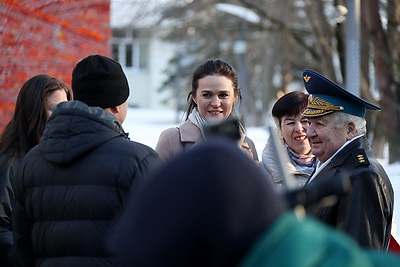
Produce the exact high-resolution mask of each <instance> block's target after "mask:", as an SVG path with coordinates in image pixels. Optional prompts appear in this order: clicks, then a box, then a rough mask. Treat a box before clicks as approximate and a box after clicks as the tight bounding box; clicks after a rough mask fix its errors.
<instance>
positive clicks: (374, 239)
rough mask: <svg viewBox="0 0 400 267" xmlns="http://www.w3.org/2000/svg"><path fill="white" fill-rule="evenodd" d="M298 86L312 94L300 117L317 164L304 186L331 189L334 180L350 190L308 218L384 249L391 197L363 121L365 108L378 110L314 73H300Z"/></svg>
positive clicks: (312, 210)
mask: <svg viewBox="0 0 400 267" xmlns="http://www.w3.org/2000/svg"><path fill="white" fill-rule="evenodd" d="M303 81H304V86H305V88H306V90H307V92H308V93H309V94H311V97H310V101H309V104H308V108H307V110H306V111H305V112H304V113H303V116H305V117H307V118H308V120H309V127H308V130H307V136H308V138H309V140H310V144H311V151H312V153H313V154H314V155H315V156H316V157H317V158H318V159H319V161H320V163H319V164H318V166H317V169H316V171H315V172H314V174H313V175H312V176H311V177H310V179H309V181H308V182H307V184H306V187H312V186H314V185H317V184H318V183H319V182H321V181H322V182H324V181H326V182H328V184H329V182H332V184H333V183H335V182H337V181H338V180H339V179H338V177H342V178H343V177H345V178H346V179H347V180H348V181H349V182H350V185H351V188H350V189H349V190H347V191H346V192H343V193H342V194H339V195H338V196H337V199H336V201H334V202H332V201H321V202H320V203H318V205H315V206H312V207H311V206H310V207H306V210H307V213H309V214H311V215H314V216H316V217H317V218H319V219H321V220H322V221H324V222H326V223H328V224H330V225H333V226H335V227H337V228H339V229H342V230H343V231H345V232H347V233H348V234H349V235H350V236H352V237H353V238H354V239H355V240H356V241H357V242H358V243H359V244H360V245H361V246H362V247H365V248H371V249H379V250H386V249H387V248H388V244H389V239H390V231H391V224H392V216H393V202H394V195H393V189H392V185H391V183H390V180H389V178H388V176H387V174H386V172H385V170H384V169H383V167H382V166H381V164H380V163H379V162H378V161H377V159H376V158H375V157H374V155H373V153H372V151H371V148H370V146H369V144H368V140H367V138H366V136H365V135H366V120H365V118H364V117H365V113H366V110H367V109H370V110H380V108H379V107H377V106H375V105H373V104H371V103H369V102H367V101H365V100H363V99H361V98H359V97H357V96H355V95H353V94H351V93H350V92H348V91H347V90H345V89H344V88H342V87H341V86H339V85H338V84H336V83H334V82H332V81H330V80H328V79H327V78H325V77H324V76H322V75H321V74H319V73H317V72H315V71H312V70H305V71H304V72H303ZM329 180H331V181H329ZM325 184H326V183H325Z"/></svg>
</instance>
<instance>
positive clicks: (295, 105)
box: [259, 91, 317, 189]
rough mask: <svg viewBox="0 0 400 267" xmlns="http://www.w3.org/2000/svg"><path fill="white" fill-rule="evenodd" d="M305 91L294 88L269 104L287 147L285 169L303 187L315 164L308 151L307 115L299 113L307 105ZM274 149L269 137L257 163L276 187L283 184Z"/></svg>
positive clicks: (309, 149) (312, 156)
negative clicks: (260, 159) (287, 157)
mask: <svg viewBox="0 0 400 267" xmlns="http://www.w3.org/2000/svg"><path fill="white" fill-rule="evenodd" d="M307 104H308V94H305V93H303V92H300V91H293V92H290V93H287V94H285V95H283V96H282V97H280V98H279V99H278V100H277V101H276V102H275V104H274V106H273V108H272V116H273V117H274V118H275V119H276V121H275V122H276V124H277V129H278V132H279V135H280V136H281V137H282V139H283V143H284V145H285V147H286V149H287V152H288V156H289V160H290V162H288V164H287V168H288V172H289V173H290V174H293V175H294V177H295V179H296V182H297V185H298V187H303V186H304V185H305V183H306V182H307V180H308V178H309V177H310V175H311V174H312V173H313V172H314V170H315V167H316V165H317V159H316V157H315V156H314V155H313V154H312V153H311V146H310V143H309V141H308V139H307V128H308V119H307V118H305V117H303V116H302V113H303V111H304V110H306V109H307ZM278 164H279V162H278V161H277V157H276V153H275V151H274V150H273V146H272V141H271V137H270V138H269V139H268V142H267V144H266V145H265V148H264V150H263V153H262V161H261V162H260V164H259V166H260V167H261V168H262V169H264V170H266V171H267V175H268V176H270V177H271V178H272V179H273V181H274V182H275V183H276V185H277V187H278V188H279V189H283V188H284V183H283V179H284V178H283V177H281V175H280V173H279V170H278V166H277V165H278Z"/></svg>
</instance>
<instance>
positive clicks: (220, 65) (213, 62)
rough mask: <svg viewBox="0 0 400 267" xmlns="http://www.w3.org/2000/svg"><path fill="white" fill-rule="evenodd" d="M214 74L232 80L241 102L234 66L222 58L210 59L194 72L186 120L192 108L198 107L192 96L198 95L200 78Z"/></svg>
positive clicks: (235, 92) (234, 90)
mask: <svg viewBox="0 0 400 267" xmlns="http://www.w3.org/2000/svg"><path fill="white" fill-rule="evenodd" d="M214 75H215V76H217V75H219V76H224V77H226V78H228V79H229V80H231V81H232V86H233V92H234V94H235V96H236V97H237V98H238V99H239V102H240V100H241V97H242V96H241V94H240V90H239V87H238V74H237V72H236V71H235V70H234V69H233V68H232V66H231V65H229V63H227V62H225V61H223V60H221V59H215V58H212V59H208V60H207V61H206V62H204V63H203V64H201V65H200V66H198V67H197V68H196V70H195V71H194V72H193V77H192V90H191V91H190V93H189V94H188V97H187V102H188V105H187V107H186V110H185V114H186V119H185V120H188V118H189V115H190V113H191V112H192V110H193V109H194V108H195V107H197V104H196V103H195V102H194V101H193V99H192V96H193V95H196V93H197V88H198V87H199V80H200V79H202V78H204V77H206V76H214Z"/></svg>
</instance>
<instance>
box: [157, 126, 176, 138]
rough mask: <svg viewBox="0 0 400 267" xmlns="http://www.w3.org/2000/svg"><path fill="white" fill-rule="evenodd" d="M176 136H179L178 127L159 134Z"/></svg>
mask: <svg viewBox="0 0 400 267" xmlns="http://www.w3.org/2000/svg"><path fill="white" fill-rule="evenodd" d="M177 134H179V127H171V128H167V129H165V130H163V131H162V132H161V135H163V136H175V135H177Z"/></svg>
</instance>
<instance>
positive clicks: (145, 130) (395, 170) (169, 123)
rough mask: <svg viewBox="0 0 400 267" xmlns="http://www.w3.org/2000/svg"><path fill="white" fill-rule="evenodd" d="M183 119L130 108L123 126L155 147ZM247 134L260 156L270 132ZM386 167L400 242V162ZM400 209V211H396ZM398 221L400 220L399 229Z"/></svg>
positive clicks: (258, 130) (252, 129) (384, 162)
mask: <svg viewBox="0 0 400 267" xmlns="http://www.w3.org/2000/svg"><path fill="white" fill-rule="evenodd" d="M181 120H182V114H178V115H177V113H176V112H175V111H173V110H166V109H137V108H129V110H128V115H127V118H126V120H125V122H124V123H123V128H124V130H125V131H126V132H128V133H129V137H130V139H131V140H133V141H136V142H140V143H142V144H145V145H148V146H150V147H151V148H153V149H154V148H155V146H156V144H157V140H158V137H159V135H160V133H161V132H162V131H163V130H165V129H167V128H170V127H176V126H178V125H179V122H180V121H181ZM246 131H247V136H248V137H249V138H250V139H251V140H253V142H254V144H255V146H256V149H257V153H258V157H259V158H260V157H261V153H262V150H263V148H264V146H265V143H266V141H267V139H268V136H269V133H268V131H267V130H266V128H264V127H259V128H256V127H250V128H247V129H246ZM379 160H380V161H381V164H382V165H383V167H384V168H385V170H386V172H387V174H388V176H389V177H390V180H391V182H392V185H393V190H394V193H395V214H394V218H395V220H394V223H393V227H392V228H393V229H392V235H393V236H394V237H395V239H396V240H397V241H398V242H400V208H397V207H400V162H396V163H394V164H390V165H389V164H388V163H387V159H379ZM397 209H398V211H396V210H397ZM396 222H399V227H398V230H397V227H396Z"/></svg>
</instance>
